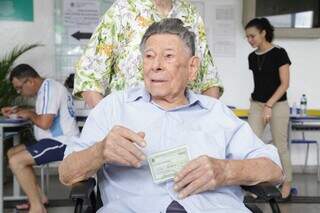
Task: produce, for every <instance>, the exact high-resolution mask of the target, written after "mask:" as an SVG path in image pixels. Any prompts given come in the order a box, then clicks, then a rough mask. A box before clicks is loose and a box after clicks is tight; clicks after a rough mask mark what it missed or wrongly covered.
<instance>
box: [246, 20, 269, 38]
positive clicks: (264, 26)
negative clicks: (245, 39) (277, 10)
mask: <svg viewBox="0 0 320 213" xmlns="http://www.w3.org/2000/svg"><path fill="white" fill-rule="evenodd" d="M250 27H255V28H257V29H258V30H259V31H260V32H262V31H263V30H265V31H266V40H267V41H268V42H272V40H273V38H274V34H273V31H274V27H273V26H272V25H271V24H270V22H269V20H268V19H266V18H254V19H252V20H251V21H249V22H248V24H247V25H246V26H245V28H244V29H248V28H250Z"/></svg>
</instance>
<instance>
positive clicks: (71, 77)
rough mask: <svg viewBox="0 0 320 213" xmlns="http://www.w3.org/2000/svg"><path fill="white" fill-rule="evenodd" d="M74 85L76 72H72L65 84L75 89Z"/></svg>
mask: <svg viewBox="0 0 320 213" xmlns="http://www.w3.org/2000/svg"><path fill="white" fill-rule="evenodd" d="M73 85H74V73H71V74H70V75H69V76H68V77H67V79H66V80H65V81H64V86H65V87H67V88H68V89H73Z"/></svg>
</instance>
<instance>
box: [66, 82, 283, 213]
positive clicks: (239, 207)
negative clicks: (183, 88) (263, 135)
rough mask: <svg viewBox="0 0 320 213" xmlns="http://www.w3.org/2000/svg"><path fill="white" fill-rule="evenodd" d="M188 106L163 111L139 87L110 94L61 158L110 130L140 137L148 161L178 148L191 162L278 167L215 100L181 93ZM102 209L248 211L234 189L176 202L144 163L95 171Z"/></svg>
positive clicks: (169, 185) (269, 150)
mask: <svg viewBox="0 0 320 213" xmlns="http://www.w3.org/2000/svg"><path fill="white" fill-rule="evenodd" d="M186 94H187V97H188V100H189V104H187V105H184V106H181V107H178V108H175V109H172V110H165V109H163V108H161V107H160V106H159V105H157V104H155V103H153V102H152V101H151V98H150V94H149V93H148V92H147V91H146V90H145V89H144V88H134V89H130V90H128V91H121V92H116V93H112V94H110V95H109V96H107V97H106V98H104V99H103V100H102V101H101V102H100V103H99V104H98V105H97V106H96V107H95V108H94V109H93V110H92V111H91V113H90V115H89V117H88V119H87V121H86V123H85V126H84V128H83V130H82V134H81V138H80V140H79V141H78V142H75V143H74V144H73V146H67V150H66V154H68V153H71V152H72V151H77V150H81V149H84V148H87V147H90V146H92V145H93V144H95V143H96V142H98V141H101V140H102V139H103V138H105V136H106V135H107V134H108V132H109V131H110V129H111V128H112V127H113V126H115V125H122V126H125V127H127V128H129V129H131V130H133V131H136V132H140V131H142V132H145V140H146V142H147V146H146V147H145V148H144V149H143V152H144V153H145V154H146V155H147V156H148V155H150V154H153V153H155V152H159V151H163V150H167V149H170V148H174V147H177V146H181V145H186V146H187V147H188V149H189V152H190V156H191V159H194V158H197V157H199V156H201V155H208V156H211V157H214V158H218V159H234V160H241V159H249V158H257V157H267V158H269V159H271V160H272V161H274V162H275V163H276V164H278V165H279V166H280V165H281V164H280V160H279V156H278V154H277V149H276V148H275V147H274V146H272V145H266V144H264V143H263V142H262V141H261V140H260V139H258V137H256V135H255V134H254V133H253V132H252V130H251V128H250V127H249V125H248V124H247V123H246V122H244V121H242V120H240V119H239V118H237V117H236V116H235V115H234V114H233V112H232V111H231V110H230V109H228V107H226V106H225V105H224V104H222V102H221V101H219V100H216V99H213V98H210V97H207V96H203V95H198V94H195V93H193V92H192V91H187V93H186ZM98 179H99V181H100V184H99V187H100V190H101V195H102V200H103V203H104V206H103V208H102V209H100V211H99V212H112V213H116V212H119V213H123V212H125V213H127V212H139V213H153V212H157V213H159V212H162V213H165V212H166V208H167V207H168V205H169V204H170V203H171V202H172V201H173V200H176V201H178V202H179V203H180V204H181V205H182V206H183V207H184V208H185V209H186V210H187V212H188V213H198V212H201V213H205V212H208V213H209V212H210V213H211V212H224V213H226V212H250V211H249V210H248V209H246V207H245V206H244V204H243V192H242V190H241V188H240V187H239V186H227V187H221V188H218V189H215V190H211V191H207V192H202V193H200V194H196V195H192V196H189V197H187V198H185V199H183V200H179V199H178V197H177V193H176V192H175V191H174V190H173V185H174V183H173V181H168V182H166V183H161V184H155V183H154V182H153V180H152V176H151V173H150V170H149V166H148V163H147V162H146V161H145V162H143V164H142V166H141V167H140V168H133V167H126V166H119V165H104V167H103V168H102V169H100V170H99V172H98Z"/></svg>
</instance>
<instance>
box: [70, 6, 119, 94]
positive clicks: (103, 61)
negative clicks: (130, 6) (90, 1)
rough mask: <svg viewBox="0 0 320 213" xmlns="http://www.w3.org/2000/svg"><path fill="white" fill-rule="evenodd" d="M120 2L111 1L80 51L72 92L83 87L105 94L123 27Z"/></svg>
mask: <svg viewBox="0 0 320 213" xmlns="http://www.w3.org/2000/svg"><path fill="white" fill-rule="evenodd" d="M120 13H121V10H120V5H119V4H117V3H114V4H113V5H112V6H111V7H110V8H109V9H108V10H107V12H106V13H105V14H104V16H103V17H102V19H101V21H100V23H99V25H98V26H97V28H96V29H95V32H94V33H93V35H92V37H91V39H90V41H89V43H88V45H87V47H86V49H85V51H84V53H83V55H82V56H81V58H80V60H79V61H78V63H77V64H76V73H75V81H74V90H73V94H74V95H75V96H78V97H81V92H83V91H96V92H99V93H101V94H102V95H105V91H106V89H107V88H108V84H109V80H110V76H111V75H112V74H113V72H114V66H113V65H114V61H115V59H116V57H117V51H116V50H117V45H118V37H119V35H121V33H119V32H120V31H121V30H122V27H121V26H122V25H121V15H120Z"/></svg>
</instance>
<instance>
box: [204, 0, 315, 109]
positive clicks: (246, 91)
mask: <svg viewBox="0 0 320 213" xmlns="http://www.w3.org/2000/svg"><path fill="white" fill-rule="evenodd" d="M204 2H205V3H206V7H205V8H206V11H205V14H206V17H205V21H206V25H207V26H208V27H209V31H208V33H211V32H212V31H214V30H218V29H213V25H212V24H210V20H214V19H215V17H214V16H215V13H213V12H212V11H213V8H214V6H215V5H219V4H230V5H235V7H236V47H235V48H236V56H235V57H233V58H221V57H216V64H217V65H218V68H219V71H220V75H221V78H222V80H223V83H224V86H225V93H224V95H223V97H222V100H223V101H224V102H225V103H227V104H230V105H235V106H237V107H239V108H248V106H249V96H250V93H251V92H252V90H253V80H252V73H251V71H250V70H249V69H248V61H247V57H248V54H249V53H250V52H251V51H253V49H252V48H251V47H250V45H249V44H248V43H247V41H246V39H245V34H244V30H243V24H242V1H239V0H215V1H213V0H204ZM212 39H214V38H212ZM212 43H213V42H212V41H209V45H210V47H211V49H213V47H212ZM274 43H275V44H278V45H280V46H282V47H284V48H285V49H286V50H287V52H288V54H289V57H290V59H291V61H292V66H291V70H290V71H291V81H290V88H289V91H288V99H289V102H290V104H292V103H293V102H294V101H295V102H299V99H300V96H301V94H303V93H305V94H307V97H308V107H310V108H320V86H319V82H320V81H319V79H320V71H319V68H318V64H319V54H320V39H275V41H274ZM213 55H214V52H213Z"/></svg>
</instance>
